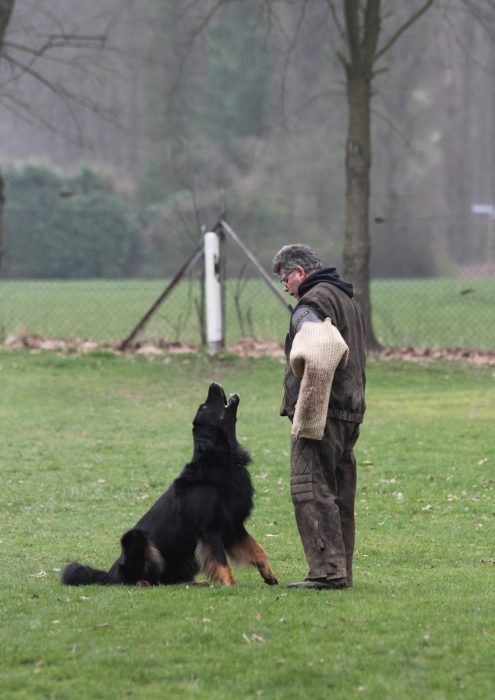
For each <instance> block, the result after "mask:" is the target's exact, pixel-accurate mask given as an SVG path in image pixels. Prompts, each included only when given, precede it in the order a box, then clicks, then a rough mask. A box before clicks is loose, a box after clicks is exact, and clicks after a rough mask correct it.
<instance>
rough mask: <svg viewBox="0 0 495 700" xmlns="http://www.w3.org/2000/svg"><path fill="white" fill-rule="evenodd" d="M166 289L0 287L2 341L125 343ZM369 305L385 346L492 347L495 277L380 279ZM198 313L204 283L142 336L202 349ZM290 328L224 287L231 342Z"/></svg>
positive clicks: (269, 303)
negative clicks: (52, 339) (23, 336)
mask: <svg viewBox="0 0 495 700" xmlns="http://www.w3.org/2000/svg"><path fill="white" fill-rule="evenodd" d="M167 284H168V280H139V279H129V280H36V281H29V280H16V281H5V280H3V281H0V342H1V340H2V338H5V337H6V336H7V335H11V334H14V335H20V334H30V335H33V334H37V335H45V336H52V337H56V338H83V339H91V340H95V341H99V342H102V341H106V342H113V341H118V340H123V339H124V338H126V337H127V336H128V335H129V334H130V332H131V331H132V330H133V329H134V327H135V326H136V325H137V323H138V322H139V321H140V320H141V319H142V317H143V316H144V315H145V313H146V312H147V311H148V309H149V308H150V307H151V306H152V304H153V303H154V302H155V301H156V299H157V298H158V297H159V296H160V294H161V293H162V292H163V290H164V289H165V288H166V287H167ZM287 301H291V299H290V298H289V297H287ZM371 302H372V310H373V324H374V328H375V332H376V335H377V337H378V338H379V339H380V341H381V342H382V343H383V344H384V345H385V346H387V347H407V346H415V347H422V348H432V347H438V348H457V347H464V348H473V349H482V350H493V349H494V348H495V330H494V329H495V277H485V278H472V279H463V278H460V279H453V278H445V279H435V280H407V279H406V280H374V281H373V282H372V284H371ZM201 306H202V301H201V294H200V285H199V282H198V280H197V279H190V280H185V281H183V282H181V283H179V285H178V286H177V287H176V288H175V289H174V290H173V291H172V293H171V294H170V296H169V297H168V298H167V300H166V301H165V302H164V304H163V305H162V306H161V307H160V308H159V309H158V311H157V312H156V313H155V314H154V315H153V316H152V318H151V320H150V322H149V323H148V324H147V326H146V327H145V329H144V331H143V333H142V334H141V335H140V336H139V337H140V338H143V337H144V338H148V339H151V340H157V339H160V338H164V339H165V340H167V341H171V342H183V343H199V342H200V341H201V331H200V323H199V320H198V319H199V317H200V309H201ZM287 321H288V314H287V312H286V311H284V308H283V306H282V304H281V303H280V302H279V301H277V299H276V297H275V296H274V295H273V294H272V293H271V292H270V290H269V289H268V288H267V287H266V285H265V284H264V283H263V282H261V281H260V280H258V279H254V280H253V279H244V280H238V281H236V280H233V279H231V280H229V281H228V283H227V287H226V294H225V331H226V341H227V343H228V344H231V343H235V342H237V341H238V340H239V338H241V337H252V338H256V339H258V340H267V339H271V340H278V341H280V340H281V339H282V338H283V337H284V335H285V332H286V326H287Z"/></svg>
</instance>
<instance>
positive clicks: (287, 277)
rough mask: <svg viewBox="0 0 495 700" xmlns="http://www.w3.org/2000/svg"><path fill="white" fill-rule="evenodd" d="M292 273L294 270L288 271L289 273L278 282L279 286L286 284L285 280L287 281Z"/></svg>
mask: <svg viewBox="0 0 495 700" xmlns="http://www.w3.org/2000/svg"><path fill="white" fill-rule="evenodd" d="M293 272H294V270H289V272H288V273H287V274H286V275H285V277H281V278H280V280H279V282H280V284H287V280H288V279H289V275H291V274H292V273H293Z"/></svg>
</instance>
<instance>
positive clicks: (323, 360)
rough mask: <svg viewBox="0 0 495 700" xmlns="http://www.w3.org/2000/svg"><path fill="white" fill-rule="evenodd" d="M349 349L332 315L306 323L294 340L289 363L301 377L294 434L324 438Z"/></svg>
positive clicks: (311, 437) (293, 425)
mask: <svg viewBox="0 0 495 700" xmlns="http://www.w3.org/2000/svg"><path fill="white" fill-rule="evenodd" d="M348 356H349V348H348V347H347V344H346V342H345V340H344V339H343V338H342V335H341V334H340V331H339V330H338V328H336V327H335V326H334V325H333V324H332V322H331V320H330V319H329V318H326V319H325V320H324V321H323V323H312V322H309V321H308V322H307V323H304V324H303V325H302V327H301V330H300V331H298V332H297V333H296V335H295V337H294V340H293V342H292V349H291V353H290V358H289V360H290V365H291V368H292V371H293V372H294V374H295V375H296V376H297V377H302V379H301V386H300V389H299V397H298V400H297V404H296V411H295V414H294V420H293V422H292V435H294V436H295V437H305V438H310V439H311V440H321V439H322V437H323V433H324V431H325V422H326V419H327V412H328V401H329V399H330V392H331V389H332V382H333V377H334V374H335V370H336V369H337V367H345V365H346V364H347V358H348Z"/></svg>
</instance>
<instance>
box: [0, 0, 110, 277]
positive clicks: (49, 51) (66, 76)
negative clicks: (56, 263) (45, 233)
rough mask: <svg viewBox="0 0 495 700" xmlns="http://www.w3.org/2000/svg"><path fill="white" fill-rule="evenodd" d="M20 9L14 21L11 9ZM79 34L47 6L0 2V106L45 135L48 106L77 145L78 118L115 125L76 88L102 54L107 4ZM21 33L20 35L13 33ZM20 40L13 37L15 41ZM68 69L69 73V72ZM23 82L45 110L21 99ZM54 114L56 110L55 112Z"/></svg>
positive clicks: (56, 127) (54, 124)
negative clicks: (30, 86)
mask: <svg viewBox="0 0 495 700" xmlns="http://www.w3.org/2000/svg"><path fill="white" fill-rule="evenodd" d="M18 7H19V9H20V10H21V9H22V12H21V11H20V12H19V17H17V15H16V12H15V10H17V8H18ZM93 24H94V26H96V27H97V28H98V30H99V31H96V32H93V31H92V30H91V31H89V32H88V31H85V29H81V28H80V27H79V26H78V25H77V24H76V23H75V22H74V26H67V24H66V23H64V22H63V21H62V20H60V19H59V15H58V13H57V8H56V7H55V6H54V3H53V2H36V3H33V2H31V1H30V0H25V2H23V3H21V2H19V0H0V101H1V103H2V105H3V106H4V107H5V108H7V109H8V110H10V112H11V113H12V114H14V115H15V117H16V118H19V119H22V120H25V121H28V122H30V123H32V124H36V125H38V126H40V127H42V128H44V129H46V130H48V131H51V132H57V133H58V132H59V131H60V121H61V120H60V119H57V120H54V119H53V114H52V111H53V105H54V104H55V105H56V107H55V108H56V109H58V110H63V111H64V112H65V123H66V124H67V125H69V126H68V128H67V131H66V133H65V134H64V136H65V137H66V138H67V139H68V140H72V141H74V142H77V143H81V142H82V141H83V126H82V122H83V115H84V112H85V111H90V112H92V113H95V114H97V115H99V116H100V117H102V118H103V119H105V120H107V121H111V122H113V123H114V124H117V123H118V121H117V119H116V117H115V115H114V114H113V112H112V111H111V110H109V109H107V108H106V107H105V106H102V105H101V104H100V103H99V102H97V101H96V100H95V99H94V98H93V97H92V95H91V91H90V90H89V89H84V87H82V85H83V82H84V80H87V79H88V76H89V77H91V73H92V72H96V71H95V69H94V66H95V64H96V62H97V58H99V57H100V54H99V53H98V56H96V57H95V53H96V52H101V50H102V49H104V50H105V51H107V50H108V43H107V41H108V35H109V31H110V28H111V26H112V24H113V15H112V13H111V10H109V7H108V3H105V2H102V3H101V4H99V13H98V15H97V16H96V17H95V18H94V19H93V20H92V22H91V24H90V26H91V28H92V27H93ZM19 29H21V30H22V31H19ZM19 35H20V36H21V37H22V38H20V39H19V38H18V36H19ZM69 68H70V69H71V70H70V71H69ZM23 82H31V83H35V84H36V85H37V93H38V95H40V96H44V97H45V105H47V106H48V107H47V109H43V108H42V107H41V108H40V104H41V103H42V99H40V104H37V105H36V106H35V105H33V104H32V102H31V100H29V99H26V97H25V96H24V92H23V90H22V89H21V87H22V84H23ZM59 114H60V111H59ZM3 192H4V182H3V178H2V174H1V171H0V267H1V262H2V252H3V225H2V222H3V203H4V193H3Z"/></svg>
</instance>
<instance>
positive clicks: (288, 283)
mask: <svg viewBox="0 0 495 700" xmlns="http://www.w3.org/2000/svg"><path fill="white" fill-rule="evenodd" d="M278 274H279V277H280V281H281V282H282V284H283V285H284V292H286V293H287V294H290V295H291V297H299V293H298V292H299V286H300V284H301V282H302V281H303V279H304V278H305V277H307V276H308V273H307V272H305V271H304V270H303V268H302V267H296V268H294V270H291V271H290V272H287V270H286V269H285V268H284V267H281V268H280V270H279V271H278Z"/></svg>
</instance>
